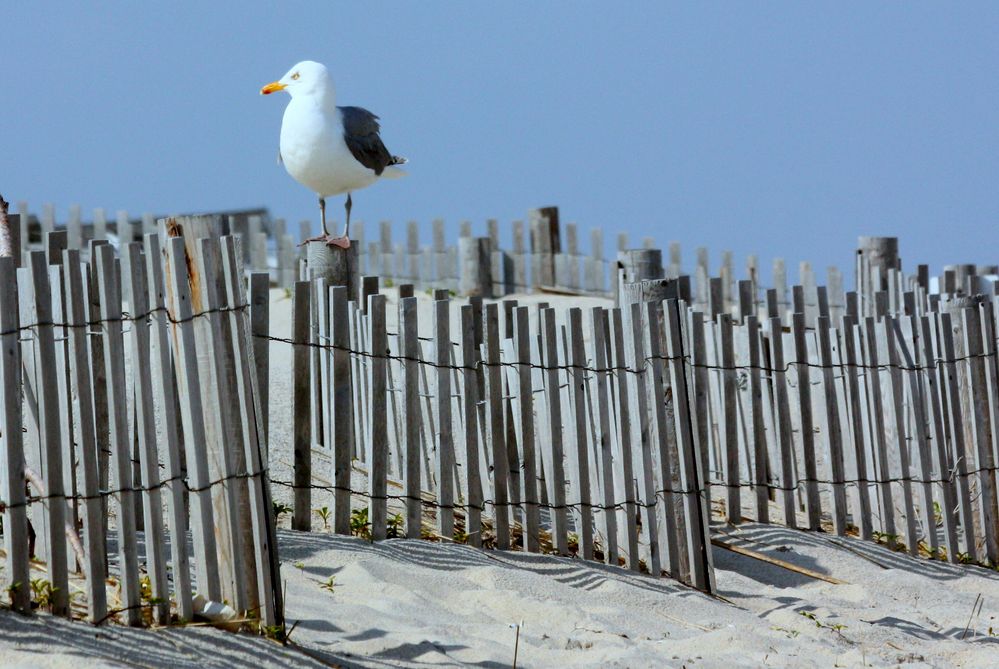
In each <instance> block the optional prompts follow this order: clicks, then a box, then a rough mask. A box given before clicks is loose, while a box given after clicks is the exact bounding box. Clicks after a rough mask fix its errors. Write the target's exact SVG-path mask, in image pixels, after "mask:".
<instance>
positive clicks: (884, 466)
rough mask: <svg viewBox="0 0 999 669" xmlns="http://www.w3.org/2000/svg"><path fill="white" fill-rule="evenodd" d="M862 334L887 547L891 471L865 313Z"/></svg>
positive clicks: (891, 529)
mask: <svg viewBox="0 0 999 669" xmlns="http://www.w3.org/2000/svg"><path fill="white" fill-rule="evenodd" d="M864 327H865V330H864V334H865V339H866V342H865V343H866V345H867V346H866V348H867V369H868V374H867V378H868V381H869V383H868V386H867V387H868V389H869V390H870V397H871V401H872V403H873V407H874V423H875V425H874V428H873V432H874V447H875V464H876V468H875V472H876V476H875V479H876V481H877V483H878V494H879V501H880V503H881V526H882V527H883V528H884V533H885V534H886V535H888V537H889V543H890V545H891V546H894V545H895V544H896V540H895V539H894V538H892V537H894V536H895V535H896V532H895V505H894V500H893V498H892V490H891V483H890V481H889V479H890V478H891V470H890V468H889V464H888V448H887V444H886V443H885V440H886V437H885V411H884V405H883V397H884V395H882V390H881V378H880V376H881V373H880V369H881V367H880V365H879V362H878V360H879V354H878V338H877V330H876V323H875V319H874V317H873V316H867V317H866V318H865V319H864Z"/></svg>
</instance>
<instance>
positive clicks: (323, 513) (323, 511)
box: [316, 506, 333, 530]
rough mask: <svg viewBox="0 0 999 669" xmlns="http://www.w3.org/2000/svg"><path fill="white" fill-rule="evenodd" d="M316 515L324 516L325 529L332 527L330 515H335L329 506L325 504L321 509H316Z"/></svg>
mask: <svg viewBox="0 0 999 669" xmlns="http://www.w3.org/2000/svg"><path fill="white" fill-rule="evenodd" d="M316 515H318V516H319V517H320V518H322V521H323V529H324V530H328V529H330V516H331V515H333V512H332V511H331V510H330V508H329V507H328V506H324V507H322V508H320V509H316Z"/></svg>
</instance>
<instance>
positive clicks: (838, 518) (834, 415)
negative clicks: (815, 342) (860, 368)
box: [816, 316, 847, 536]
mask: <svg viewBox="0 0 999 669" xmlns="http://www.w3.org/2000/svg"><path fill="white" fill-rule="evenodd" d="M816 329H817V330H818V335H819V362H820V365H821V367H822V387H823V396H824V398H825V404H826V430H827V433H826V443H827V444H828V447H829V448H828V450H829V464H830V470H831V472H832V480H833V483H832V491H833V509H832V511H833V513H832V516H833V529H834V531H835V532H836V534H838V535H839V536H844V535H845V534H846V516H847V505H846V488H845V487H844V485H843V481H844V480H845V479H846V475H845V473H844V467H843V431H842V428H841V426H840V422H839V398H838V396H837V394H836V379H835V375H834V368H833V365H834V363H833V354H832V340H831V338H830V336H829V329H830V325H829V317H828V316H819V317H818V319H817V320H816Z"/></svg>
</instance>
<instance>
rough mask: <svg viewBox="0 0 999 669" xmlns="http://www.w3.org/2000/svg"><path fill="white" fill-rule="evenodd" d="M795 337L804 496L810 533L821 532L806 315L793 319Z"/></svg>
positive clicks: (820, 506) (797, 315)
mask: <svg viewBox="0 0 999 669" xmlns="http://www.w3.org/2000/svg"><path fill="white" fill-rule="evenodd" d="M791 321H792V331H793V336H794V360H795V363H796V365H795V366H796V367H797V370H796V371H797V381H798V403H799V404H798V407H799V409H798V411H799V414H800V416H801V451H802V457H803V458H804V461H805V495H806V500H807V502H808V506H807V508H808V529H810V530H820V529H822V504H821V502H820V500H819V482H818V478H819V475H818V467H817V464H816V459H815V427H814V425H813V422H812V379H811V374H812V368H811V365H810V364H809V360H808V344H807V343H806V341H805V314H804V313H796V314H794V315H793V316H792V317H791Z"/></svg>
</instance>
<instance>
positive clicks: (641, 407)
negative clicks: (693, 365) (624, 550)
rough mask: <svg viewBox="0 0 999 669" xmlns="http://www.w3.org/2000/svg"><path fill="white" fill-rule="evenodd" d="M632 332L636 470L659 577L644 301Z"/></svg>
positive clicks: (632, 313)
mask: <svg viewBox="0 0 999 669" xmlns="http://www.w3.org/2000/svg"><path fill="white" fill-rule="evenodd" d="M628 330H629V332H628V334H629V335H630V336H629V337H628V338H627V341H626V342H625V343H626V346H625V356H626V359H627V360H626V363H625V364H626V365H627V366H628V368H629V369H631V370H634V373H628V374H626V375H625V376H626V377H627V379H628V380H629V392H631V393H632V399H633V403H634V404H635V406H636V408H637V411H638V431H637V437H638V438H637V440H636V443H635V446H636V451H637V453H638V455H639V456H640V457H638V456H636V460H635V463H636V469H638V471H639V476H638V498H639V499H640V501H641V508H642V530H643V531H644V533H645V541H646V543H647V544H648V548H647V551H648V557H647V566H648V569H649V573H651V574H652V576H654V577H655V578H659V577H660V576H661V575H662V560H661V557H660V552H659V519H658V515H657V513H656V508H657V506H658V504H657V500H658V495H657V493H656V480H655V460H654V458H653V454H652V449H653V443H654V441H653V438H652V425H651V422H650V420H649V398H648V389H647V387H646V385H647V384H646V378H647V375H648V369H649V366H648V364H647V363H646V360H645V338H644V336H643V334H642V304H641V303H639V302H635V303H632V304H631V305H630V310H629V321H628Z"/></svg>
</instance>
